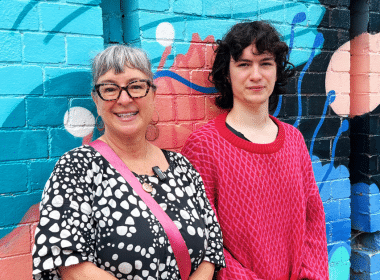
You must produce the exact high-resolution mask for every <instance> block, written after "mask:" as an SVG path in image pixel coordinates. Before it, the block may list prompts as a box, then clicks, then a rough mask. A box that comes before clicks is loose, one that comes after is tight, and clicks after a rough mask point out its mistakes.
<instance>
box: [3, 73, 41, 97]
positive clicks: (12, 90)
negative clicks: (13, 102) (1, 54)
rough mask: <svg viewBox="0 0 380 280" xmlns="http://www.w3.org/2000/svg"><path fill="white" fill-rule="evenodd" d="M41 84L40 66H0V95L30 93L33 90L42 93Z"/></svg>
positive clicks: (34, 92)
mask: <svg viewBox="0 0 380 280" xmlns="http://www.w3.org/2000/svg"><path fill="white" fill-rule="evenodd" d="M41 84H42V69H41V68H40V67H39V66H21V65H14V66H13V65H12V66H6V67H0V96H1V95H7V94H11V95H28V94H30V93H32V92H33V94H42V93H43V91H42V87H40V86H41ZM37 88H38V89H37ZM36 89H37V90H36Z"/></svg>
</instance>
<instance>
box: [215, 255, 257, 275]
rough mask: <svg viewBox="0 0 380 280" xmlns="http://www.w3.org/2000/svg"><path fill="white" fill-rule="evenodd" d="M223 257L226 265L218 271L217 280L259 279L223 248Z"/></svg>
mask: <svg viewBox="0 0 380 280" xmlns="http://www.w3.org/2000/svg"><path fill="white" fill-rule="evenodd" d="M224 257H225V259H226V266H227V267H226V268H225V269H222V270H221V271H220V272H219V273H218V275H217V280H229V279H234V280H261V278H258V277H257V275H256V274H255V273H253V272H252V271H251V270H249V269H247V268H244V267H243V266H242V265H241V263H239V261H238V260H236V259H235V258H234V257H233V256H232V255H231V254H230V252H228V251H227V250H226V249H224Z"/></svg>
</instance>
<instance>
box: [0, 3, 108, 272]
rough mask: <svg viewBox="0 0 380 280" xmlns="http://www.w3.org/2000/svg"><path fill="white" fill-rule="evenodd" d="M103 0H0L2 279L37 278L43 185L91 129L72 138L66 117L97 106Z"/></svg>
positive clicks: (0, 232)
mask: <svg viewBox="0 0 380 280" xmlns="http://www.w3.org/2000/svg"><path fill="white" fill-rule="evenodd" d="M99 3H100V1H80V0H78V1H76V0H70V1H54V2H42V1H41V2H39V1H30V2H29V1H17V0H16V1H13V0H9V1H1V2H0V18H1V19H0V40H1V42H2V43H1V46H0V106H1V108H2V109H1V111H0V143H1V144H0V154H1V156H0V210H1V213H2V214H1V218H0V238H1V239H0V279H12V280H13V279H15V280H16V279H21V280H29V279H31V271H32V260H31V248H32V247H31V246H32V242H31V241H32V240H33V235H34V228H35V225H36V222H37V220H38V209H37V203H38V202H39V201H40V199H41V190H42V189H43V186H44V184H45V182H46V180H47V178H48V176H49V174H50V172H51V171H52V169H53V167H54V164H55V162H56V160H57V158H58V157H59V156H60V155H62V153H63V152H64V151H66V150H67V149H71V148H72V147H74V146H77V145H80V144H81V143H82V137H83V136H85V135H81V133H82V134H83V131H86V129H85V127H82V129H81V131H82V132H81V133H77V134H76V136H81V137H74V136H73V133H70V131H72V130H75V129H76V127H74V126H70V125H72V124H73V122H71V123H70V121H66V123H65V121H64V117H65V115H67V114H69V115H72V114H75V113H79V115H81V116H82V117H83V116H84V115H85V113H86V112H85V111H84V110H83V109H81V110H82V111H81V112H76V108H78V107H79V108H83V105H82V103H86V106H87V107H86V108H87V110H89V111H92V112H93V113H94V112H95V111H94V108H93V106H92V104H91V100H90V98H89V96H90V94H89V93H90V78H89V59H90V58H91V57H92V56H93V55H94V53H95V52H97V51H99V50H101V49H103V43H104V41H103V37H102V35H103V24H102V10H101V8H100V7H99ZM77 104H80V106H78V105H77ZM68 112H69V113H68ZM68 119H69V118H68ZM78 125H82V126H85V125H86V124H78ZM67 128H68V129H67ZM83 128H84V129H83ZM91 130H92V128H91ZM87 131H88V129H87ZM74 135H75V133H74Z"/></svg>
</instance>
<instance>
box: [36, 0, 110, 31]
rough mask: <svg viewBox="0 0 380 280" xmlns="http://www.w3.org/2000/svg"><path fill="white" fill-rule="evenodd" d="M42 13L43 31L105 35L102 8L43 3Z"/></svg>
mask: <svg viewBox="0 0 380 280" xmlns="http://www.w3.org/2000/svg"><path fill="white" fill-rule="evenodd" d="M40 11H41V12H40V13H41V28H42V30H43V31H53V32H65V33H76V34H89V35H103V21H102V10H101V8H100V7H94V6H79V5H78V6H77V5H65V4H60V3H41V4H40ZM52 15H54V16H52ZM53 35H54V34H53Z"/></svg>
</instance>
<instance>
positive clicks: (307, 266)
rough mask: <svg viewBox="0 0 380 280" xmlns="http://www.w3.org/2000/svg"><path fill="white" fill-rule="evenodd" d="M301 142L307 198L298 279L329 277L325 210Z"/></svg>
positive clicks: (318, 279)
mask: <svg viewBox="0 0 380 280" xmlns="http://www.w3.org/2000/svg"><path fill="white" fill-rule="evenodd" d="M302 142H303V149H302V150H303V153H302V156H303V158H302V161H303V165H302V166H303V168H304V170H303V172H304V182H305V194H306V195H307V200H306V232H305V238H304V244H303V248H304V249H303V263H302V268H301V273H300V276H299V279H309V280H325V279H328V278H329V272H328V254H327V241H326V222H325V212H324V209H323V204H322V200H321V197H320V195H319V190H318V186H317V184H316V182H315V178H314V173H313V168H312V164H311V160H310V157H309V154H308V151H307V148H306V145H305V143H304V141H303V139H302Z"/></svg>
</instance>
